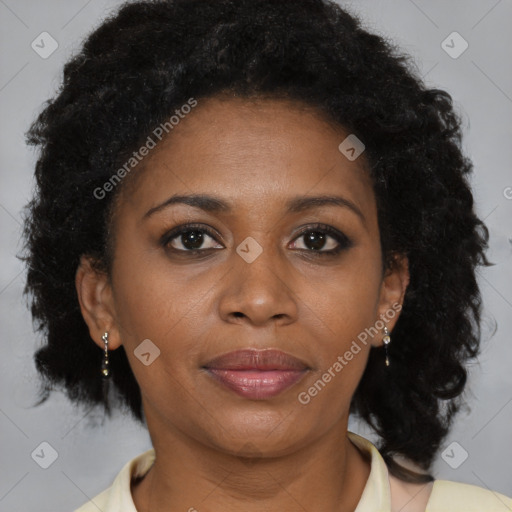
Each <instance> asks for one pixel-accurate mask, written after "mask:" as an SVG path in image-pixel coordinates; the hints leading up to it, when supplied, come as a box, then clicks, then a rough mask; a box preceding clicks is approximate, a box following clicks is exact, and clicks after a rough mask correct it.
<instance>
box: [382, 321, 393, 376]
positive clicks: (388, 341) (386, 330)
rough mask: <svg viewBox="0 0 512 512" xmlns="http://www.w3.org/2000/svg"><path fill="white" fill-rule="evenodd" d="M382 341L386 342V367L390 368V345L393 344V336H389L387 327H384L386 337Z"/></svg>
mask: <svg viewBox="0 0 512 512" xmlns="http://www.w3.org/2000/svg"><path fill="white" fill-rule="evenodd" d="M382 341H383V342H384V348H385V349H386V366H389V356H388V345H389V343H390V342H391V336H390V335H389V331H388V328H387V327H386V326H384V336H383V338H382Z"/></svg>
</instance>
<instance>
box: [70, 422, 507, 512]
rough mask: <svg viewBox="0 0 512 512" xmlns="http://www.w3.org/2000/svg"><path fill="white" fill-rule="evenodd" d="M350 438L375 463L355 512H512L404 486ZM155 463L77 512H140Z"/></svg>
mask: <svg viewBox="0 0 512 512" xmlns="http://www.w3.org/2000/svg"><path fill="white" fill-rule="evenodd" d="M347 436H348V438H349V439H350V441H352V443H354V444H355V445H356V446H357V447H358V448H359V449H360V450H361V451H362V452H363V453H365V454H367V455H368V456H369V457H370V462H371V470H370V476H369V477H368V480H367V482H366V486H365V488H364V490H363V494H362V495H361V499H360V500H359V504H358V505H357V508H356V510H355V511H354V512H416V511H418V510H419V511H421V512H423V511H424V512H512V498H509V497H507V496H504V495H503V494H500V493H497V492H494V491H491V490H488V489H485V488H483V487H479V486H476V485H470V484H463V483H458V482H452V481H449V480H434V482H433V485H432V484H427V485H426V486H425V485H421V486H410V485H408V484H402V483H401V482H400V481H399V480H397V479H394V478H393V477H390V475H388V469H387V466H386V463H385V462H384V459H383V458H382V456H381V454H380V453H379V451H378V450H377V448H376V446H375V445H374V444H373V443H371V442H370V441H369V440H368V439H365V438H364V437H362V436H360V435H358V434H355V433H354V432H350V431H348V432H347ZM154 460H155V451H154V449H153V448H152V449H150V450H148V451H146V452H144V453H142V454H140V455H139V456H137V457H135V458H134V459H132V460H131V461H129V462H127V463H126V464H125V466H124V467H123V469H122V470H121V471H120V472H119V474H118V475H117V476H116V478H115V480H114V482H113V483H112V485H111V486H110V487H109V488H108V489H106V490H104V491H103V492H102V493H100V494H98V495H97V496H96V497H95V498H93V499H92V500H91V501H89V502H87V503H86V504H85V505H83V506H82V507H80V508H79V509H77V510H75V511H74V512H98V511H100V512H137V509H136V508H135V505H134V503H133V500H132V495H131V491H130V484H131V480H132V479H133V478H135V477H138V476H143V475H145V474H146V473H147V472H148V471H149V469H150V468H151V466H152V464H153V462H154ZM416 489H417V490H416ZM391 495H393V499H391V498H392V496H391ZM415 496H416V497H415ZM425 504H426V508H425ZM418 507H419V508H418Z"/></svg>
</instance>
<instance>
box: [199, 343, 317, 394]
mask: <svg viewBox="0 0 512 512" xmlns="http://www.w3.org/2000/svg"><path fill="white" fill-rule="evenodd" d="M203 368H204V369H206V370H207V374H208V375H209V376H211V377H212V378H213V379H214V380H215V381H217V382H219V383H220V384H222V385H223V386H225V387H226V388H227V389H230V390H231V391H233V392H235V393H236V394H237V395H239V396H243V397H244V398H248V399H252V400H266V399H268V398H272V397H274V396H277V395H279V394H280V393H282V392H284V391H285V390H286V389H289V388H290V387H291V386H293V385H294V384H296V383H297V382H298V381H299V380H301V379H302V378H303V377H304V375H305V374H306V373H307V372H308V370H309V369H310V368H309V367H308V366H307V365H306V364H305V363H304V362H302V361H301V360H300V359H297V358H296V357H293V356H291V355H290V354H286V353H285V352H282V351H280V350H275V349H266V350H257V349H247V350H237V351H235V352H229V353H228V354H224V355H222V356H219V357H217V358H215V359H213V360H211V361H209V362H208V363H206V364H205V365H204V366H203Z"/></svg>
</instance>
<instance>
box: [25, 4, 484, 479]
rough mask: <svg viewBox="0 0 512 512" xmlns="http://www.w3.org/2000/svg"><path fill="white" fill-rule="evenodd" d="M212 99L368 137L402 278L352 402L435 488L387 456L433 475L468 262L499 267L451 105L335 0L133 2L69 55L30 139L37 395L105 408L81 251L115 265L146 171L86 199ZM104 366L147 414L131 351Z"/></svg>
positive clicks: (458, 388) (459, 368) (469, 320)
mask: <svg viewBox="0 0 512 512" xmlns="http://www.w3.org/2000/svg"><path fill="white" fill-rule="evenodd" d="M218 94H228V95H232V96H233V97H235V96H236V97H242V98H251V97H255V98H262V97H271V98H281V99H284V98H286V99H290V100H292V101H296V102H302V103H303V104H304V103H305V104H307V105H309V106H313V107H314V108H315V109H316V110H317V111H318V113H319V114H321V115H323V116H325V117H326V118H328V119H329V121H330V122H331V123H334V124H335V125H337V126H341V127H343V128H345V129H346V130H347V131H348V132H349V133H353V134H355V135H356V136H357V137H358V138H359V139H361V140H362V141H364V144H365V147H366V149H365V153H364V157H365V161H366V162H367V163H368V169H369V173H370V174H371V177H372V180H373V186H374V192H375V197H376V201H377V208H378V222H379V229H380V233H381V248H382V255H383V267H384V269H387V268H390V267H391V266H392V265H393V261H394V256H395V255H397V254H403V255H406V256H407V257H408V260H409V271H410V284H409V286H408V289H407V292H406V295H405V299H404V304H403V309H402V312H401V316H400V318H399V320H398V322H397V324H396V327H395V329H394V331H393V343H391V345H390V346H389V357H390V360H391V366H390V368H386V367H385V365H384V353H383V347H379V348H373V349H372V350H371V351H370V356H369V360H368V363H367V367H366V369H365V371H364V374H363V376H362V379H361V381H360V383H359V386H358V388H357V390H356V392H355V394H354V396H353V400H352V404H351V411H350V412H351V413H354V414H356V415H358V416H359V417H360V418H362V419H364V420H365V421H366V422H367V423H368V424H369V425H370V426H371V427H372V428H373V429H374V430H375V431H376V432H377V433H378V434H379V436H380V441H379V443H380V444H379V446H378V449H379V450H380V452H381V454H382V455H383V457H384V459H385V461H386V463H387V464H388V467H389V469H390V472H391V473H392V474H394V475H395V476H397V477H398V478H400V479H402V480H405V481H411V482H427V481H432V480H433V477H432V475H430V474H428V473H427V472H426V473H421V474H420V473H416V472H413V471H410V470H408V469H406V468H404V467H403V466H402V465H400V464H398V462H396V461H395V460H394V459H393V455H394V454H398V455H402V456H404V457H406V458H408V459H409V460H411V461H413V462H415V463H416V464H417V465H418V466H419V467H420V468H422V469H424V470H425V471H429V470H430V467H431V465H432V462H433V458H434V456H435V455H436V452H437V451H438V449H439V447H440V443H441V442H442V440H443V439H444V437H445V436H446V435H447V433H448V431H449V428H450V425H451V423H452V420H453V417H454V414H455V413H456V412H458V410H459V409H460V406H461V394H462V392H463V390H464V388H465V384H466V379H467V369H466V367H465V365H466V363H467V362H468V361H469V360H470V359H471V358H475V357H477V355H478V354H479V350H480V337H481V328H480V321H481V309H482V305H481V295H480V291H479V288H478V285H477V280H476V267H477V266H478V265H486V266H487V265H491V263H489V261H488V260H487V259H486V256H485V249H486V248H487V246H488V238H489V235H488V231H487V228H486V226H485V224H484V223H483V221H482V220H480V219H479V218H478V217H477V215H476V213H475V211H474V207H473V196H472V193H471V190H470V185H469V181H468V176H469V174H470V173H471V171H472V167H473V166H472V163H471V161H470V160H469V159H468V158H467V157H466V156H465V155H464V152H463V150H462V128H461V126H462V121H461V116H460V115H459V113H457V112H456V110H455V109H454V106H453V100H452V97H451V96H450V95H449V94H448V93H447V92H446V91H443V90H439V89H429V88H427V87H426V85H425V84H424V82H423V80H422V79H421V77H420V73H419V72H418V70H417V67H416V65H415V63H414V62H413V61H412V59H411V57H410V56H408V55H406V54H403V53H401V52H400V51H399V49H398V48H397V47H396V46H395V45H394V44H393V42H392V41H391V40H388V39H387V38H385V37H383V36H380V35H376V34H372V33H369V32H368V31H366V30H365V29H363V27H362V22H361V20H360V19H359V18H358V17H357V16H356V15H354V14H351V13H349V12H347V11H346V10H344V9H342V8H341V7H340V6H339V5H337V4H336V3H334V2H331V1H328V0H216V1H215V2H212V1H211V0H165V1H164V0H156V1H136V2H132V3H126V4H123V5H122V6H120V8H119V9H118V10H117V11H116V12H115V13H114V14H112V15H111V16H110V17H109V18H108V19H107V20H105V21H103V23H102V24H101V25H100V26H99V27H98V28H96V29H95V30H94V31H93V32H92V33H91V34H90V35H88V37H87V38H86V40H85V42H84V44H83V46H82V48H81V49H80V50H79V52H78V53H77V54H76V55H75V56H73V57H72V58H71V59H70V60H69V61H68V62H67V63H66V65H65V66H64V77H63V83H62V85H61V87H60V90H59V91H58V94H56V96H55V97H54V98H53V99H51V100H48V102H47V103H46V104H45V107H44V109H43V110H42V112H41V113H40V114H39V116H38V118H37V119H36V120H35V121H34V122H33V124H32V125H31V127H30V129H29V130H28V131H27V135H26V137H27V143H28V144H31V145H36V146H39V147H40V154H39V157H38V161H37V164H36V169H35V176H36V183H37V184H36V191H35V194H34V196H33V198H32V200H31V201H30V202H29V203H28V204H27V205H26V206H25V210H26V212H25V218H24V222H25V225H24V232H23V235H24V239H25V246H24V248H25V250H26V254H25V255H24V256H23V257H22V259H24V261H26V262H27V263H28V274H27V281H26V285H25V289H24V295H29V294H30V298H31V302H30V307H31V312H32V316H33V319H34V323H35V324H37V327H36V328H37V331H38V332H39V331H41V332H42V333H43V335H44V341H45V344H44V345H43V346H42V347H40V348H38V350H37V351H36V353H35V356H34V357H35V363H36V367H37V370H38V372H39V373H40V375H41V389H40V397H41V401H40V402H39V403H42V402H44V401H45V400H46V399H47V398H48V396H49V394H50V391H51V390H52V389H55V387H57V385H59V386H63V387H64V389H65V391H66V393H67V396H68V397H69V398H70V399H71V400H72V401H73V402H75V403H81V404H88V405H92V406H96V405H103V406H104V407H105V409H106V411H107V413H108V414H110V408H109V400H108V397H107V396H105V394H104V390H103V388H102V380H101V378H100V377H99V368H100V362H101V357H102V351H101V349H100V348H99V347H98V346H97V345H96V344H95V343H93V342H92V340H91V338H90V335H89V331H88V328H87V325H86V323H85V321H84V319H83V317H82V315H81V312H80V308H79V303H78V298H77V293H76V289H75V273H76V270H77V266H78V264H79V259H80V256H81V255H85V254H87V255H91V256H93V257H94V258H95V260H96V262H97V265H98V268H99V269H102V270H104V271H105V272H107V273H109V272H110V270H111V268H112V267H111V264H112V254H113V253H112V251H113V243H112V240H113V238H112V237H111V235H112V234H113V233H112V232H111V229H112V227H111V219H112V213H113V211H114V205H115V199H116V198H117V197H119V194H120V191H121V190H122V189H123V187H125V186H127V183H130V180H131V179H132V178H133V176H136V174H137V169H136V168H135V169H134V170H133V171H131V175H130V176H128V177H125V178H124V180H123V181H122V182H121V183H120V184H119V186H117V187H115V190H113V191H112V192H111V193H109V194H107V195H106V197H105V198H103V199H101V200H99V199H98V198H97V197H95V194H94V191H95V190H97V189H98V187H102V186H103V185H104V184H105V182H107V181H108V180H109V179H110V178H111V177H112V175H113V174H114V172H115V170H116V169H119V167H120V166H121V165H122V163H123V162H125V161H126V159H127V158H128V157H129V155H131V154H132V152H133V151H134V150H136V149H137V148H138V147H139V146H140V145H141V144H142V143H143V141H145V140H146V138H147V136H148V133H151V131H152V130H154V128H155V127H156V126H158V125H159V124H160V123H162V122H164V121H165V120H167V119H168V118H169V116H170V115H171V114H172V113H173V112H175V110H176V109H177V108H178V107H180V106H181V105H183V104H185V103H186V102H187V100H188V99H189V98H191V97H193V98H195V99H196V100H197V101H200V98H207V97H212V96H214V95H218ZM110 359H111V367H112V373H113V386H114V389H115V390H116V392H117V396H118V400H117V402H116V404H117V406H118V407H120V408H122V407H124V408H125V409H127V410H128V411H130V412H131V413H132V414H133V416H134V418H136V419H138V420H139V421H141V422H144V421H145V420H144V413H143V410H142V404H141V393H140V389H139V387H138V384H137V382H136V380H135V378H134V376H133V373H132V371H131V369H130V366H129V363H128V359H127V357H126V353H125V352H124V349H123V347H121V348H120V349H119V350H116V351H113V352H112V353H111V358H110Z"/></svg>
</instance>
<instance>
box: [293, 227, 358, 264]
mask: <svg viewBox="0 0 512 512" xmlns="http://www.w3.org/2000/svg"><path fill="white" fill-rule="evenodd" d="M298 240H302V243H301V244H298V242H297V241H298ZM297 244H298V245H299V246H297ZM352 245H353V244H352V242H351V241H350V240H349V238H347V236H345V235H344V234H343V233H341V232H340V231H338V230H337V229H334V228H332V227H330V226H326V225H322V224H318V225H315V226H309V227H308V228H307V229H304V230H303V231H302V232H301V233H300V234H299V236H298V237H296V238H295V241H294V247H293V248H294V249H297V250H301V251H307V252H311V253H318V255H319V256H320V255H334V254H338V253H339V252H340V251H342V250H343V249H348V248H349V247H351V246H352Z"/></svg>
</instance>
